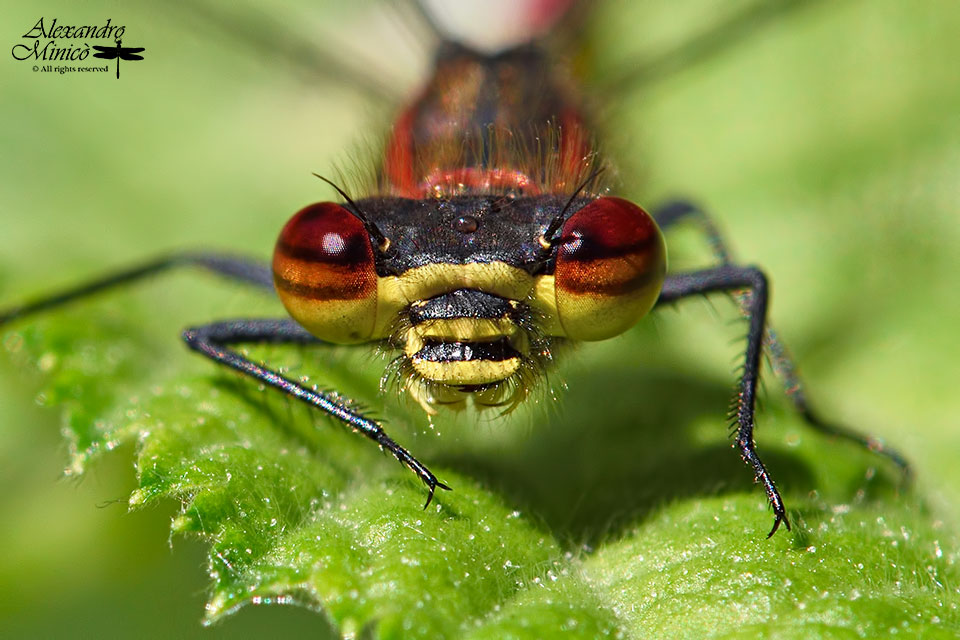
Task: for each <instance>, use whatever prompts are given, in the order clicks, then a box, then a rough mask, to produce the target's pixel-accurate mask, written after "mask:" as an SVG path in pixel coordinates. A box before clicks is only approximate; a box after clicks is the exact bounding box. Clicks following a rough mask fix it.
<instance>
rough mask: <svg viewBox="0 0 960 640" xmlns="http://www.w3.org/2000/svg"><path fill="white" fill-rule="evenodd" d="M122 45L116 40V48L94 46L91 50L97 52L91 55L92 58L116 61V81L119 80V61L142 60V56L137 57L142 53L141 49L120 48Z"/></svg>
mask: <svg viewBox="0 0 960 640" xmlns="http://www.w3.org/2000/svg"><path fill="white" fill-rule="evenodd" d="M122 44H123V41H122V40H120V39H119V38H117V46H115V47H101V46H97V45H94V46H93V48H94V49H96V50H97V53H95V54H93V57H94V58H106V59H107V60H113V59H114V58H116V59H117V80H119V79H120V61H121V60H143V56H141V55H138V54H140V53H143V51H144V49H143V47H123V46H120V45H122Z"/></svg>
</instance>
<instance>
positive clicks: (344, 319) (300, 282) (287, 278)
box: [273, 202, 377, 343]
mask: <svg viewBox="0 0 960 640" xmlns="http://www.w3.org/2000/svg"><path fill="white" fill-rule="evenodd" d="M273 279H274V284H275V285H276V287H277V292H278V293H279V295H280V300H281V301H282V302H283V304H284V306H285V307H286V308H287V311H289V312H290V315H291V316H293V318H294V319H295V320H296V321H297V322H299V323H300V324H301V325H303V326H304V328H306V329H307V330H308V331H310V332H311V333H313V334H314V335H316V336H317V337H318V338H321V339H324V340H328V341H330V342H339V343H351V342H362V341H365V340H368V339H370V337H371V335H372V333H373V327H374V322H375V320H376V304H377V272H376V268H375V266H374V260H373V248H372V247H371V245H370V236H369V234H368V233H367V230H366V229H365V228H364V226H363V223H362V222H360V220H359V219H358V218H357V217H356V216H354V215H352V214H351V213H350V212H349V211H347V210H346V209H345V208H343V207H341V206H340V205H338V204H334V203H332V202H320V203H316V204H312V205H310V206H308V207H305V208H303V209H301V210H300V211H299V212H298V213H297V214H296V215H294V216H293V218H291V219H290V221H289V222H287V224H286V226H285V227H284V228H283V231H281V232H280V238H279V239H278V240H277V246H276V249H275V250H274V254H273Z"/></svg>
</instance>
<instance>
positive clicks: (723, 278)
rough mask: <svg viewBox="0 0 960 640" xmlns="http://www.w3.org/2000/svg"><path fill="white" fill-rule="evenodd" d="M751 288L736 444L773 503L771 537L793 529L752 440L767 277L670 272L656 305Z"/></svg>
mask: <svg viewBox="0 0 960 640" xmlns="http://www.w3.org/2000/svg"><path fill="white" fill-rule="evenodd" d="M739 289H748V290H749V291H750V299H749V302H748V309H747V320H748V322H749V329H748V330H747V349H746V352H745V353H744V359H743V374H742V375H741V376H740V382H739V383H738V385H737V395H736V399H735V416H736V424H737V440H736V446H737V448H738V449H739V450H740V455H741V457H742V458H743V461H744V462H746V463H747V464H749V465H750V466H751V467H753V472H754V475H755V477H756V480H757V482H759V483H761V484H762V485H763V488H764V490H765V491H766V492H767V500H769V501H770V506H771V507H773V513H774V516H775V518H776V519H775V520H774V522H773V529H771V530H770V533H769V535H768V536H767V537H768V538H769V537H770V536H772V535H773V534H774V533H776V531H777V529H778V528H779V527H780V523H781V522H782V523H783V524H784V525H785V526H786V527H787V529H788V530H789V529H790V521H789V520H788V519H787V512H786V510H785V509H784V507H783V499H782V498H781V497H780V492H779V491H777V487H776V485H775V484H774V482H773V478H771V477H770V474H769V473H768V472H767V469H766V467H764V466H763V462H761V460H760V457H759V456H758V455H757V450H756V444H755V443H754V441H753V425H754V421H753V414H754V407H755V405H756V396H757V383H758V382H759V378H760V354H761V353H762V352H763V335H764V323H765V322H766V315H767V299H768V289H767V278H766V276H764V275H763V272H762V271H760V270H759V269H757V268H755V267H739V266H734V265H721V266H719V267H714V268H712V269H704V270H702V271H691V272H687V273H678V274H673V275H668V276H667V278H666V280H665V281H664V283H663V290H662V292H661V293H660V299H659V300H657V306H659V305H661V304H669V303H671V302H676V301H677V300H679V299H681V298H686V297H689V296H693V295H702V294H707V293H712V292H715V291H736V290H739Z"/></svg>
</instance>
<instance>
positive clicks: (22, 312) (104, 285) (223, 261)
mask: <svg viewBox="0 0 960 640" xmlns="http://www.w3.org/2000/svg"><path fill="white" fill-rule="evenodd" d="M183 266H196V267H203V268H205V269H207V270H209V271H212V272H214V273H217V274H219V275H222V276H225V277H227V278H230V279H233V280H237V281H239V282H244V283H247V284H252V285H254V286H257V287H260V288H261V289H268V290H271V291H272V290H273V275H272V273H271V270H270V267H269V266H267V265H266V264H264V263H262V262H260V261H258V260H252V259H250V258H241V257H238V256H232V255H227V254H222V253H214V252H209V251H184V252H181V253H174V254H171V255H169V256H164V257H162V258H158V259H156V260H152V261H150V262H146V263H144V264H141V265H137V266H135V267H131V268H129V269H125V270H123V271H118V272H116V273H111V274H109V275H106V276H103V277H100V278H98V279H96V280H92V281H90V282H87V283H85V284H81V285H78V286H75V287H72V288H70V289H65V290H63V291H59V292H57V293H55V294H53V295H50V296H46V297H44V298H40V299H39V300H34V301H32V302H28V303H26V304H23V305H19V306H16V307H12V308H9V309H2V310H0V325H3V324H6V323H7V322H11V321H13V320H16V319H18V318H22V317H24V316H27V315H30V314H33V313H37V312H39V311H45V310H47V309H51V308H53V307H58V306H60V305H62V304H66V303H68V302H72V301H74V300H77V299H78V298H84V297H86V296H89V295H92V294H95V293H99V292H100V291H103V290H105V289H110V288H112V287H116V286H119V285H123V284H128V283H130V282H133V281H135V280H139V279H141V278H144V277H147V276H151V275H154V274H156V273H160V272H161V271H166V270H168V269H171V268H173V267H183Z"/></svg>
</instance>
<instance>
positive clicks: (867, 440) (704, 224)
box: [653, 200, 913, 484]
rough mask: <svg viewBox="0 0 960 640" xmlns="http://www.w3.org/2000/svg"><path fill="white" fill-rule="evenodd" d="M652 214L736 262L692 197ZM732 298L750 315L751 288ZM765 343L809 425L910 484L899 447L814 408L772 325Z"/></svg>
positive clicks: (715, 253) (666, 226)
mask: <svg viewBox="0 0 960 640" xmlns="http://www.w3.org/2000/svg"><path fill="white" fill-rule="evenodd" d="M653 217H654V219H655V220H656V221H657V224H658V225H660V228H661V229H662V230H664V231H666V230H667V229H669V228H670V227H672V226H674V225H677V224H682V223H684V222H690V223H692V224H695V225H696V226H697V227H699V228H700V230H701V231H702V232H703V234H704V236H705V237H706V240H707V243H708V244H709V245H710V249H711V251H712V252H713V256H714V259H715V260H716V261H717V262H718V263H720V264H721V265H729V264H731V263H732V262H733V253H732V251H731V250H730V247H729V244H728V243H727V242H726V241H725V240H724V238H723V235H722V234H721V233H720V229H719V228H718V227H717V226H716V224H714V222H713V220H711V218H710V216H709V215H708V214H707V213H706V212H705V211H704V210H703V209H702V208H701V207H699V206H698V205H697V204H696V203H693V202H691V201H689V200H672V201H669V202H666V203H664V204H663V205H661V206H659V207H657V208H656V209H655V210H654V212H653ZM733 297H734V299H735V300H736V302H737V304H738V305H739V307H740V311H741V313H743V314H744V315H745V316H748V315H749V309H750V304H751V300H750V298H751V294H750V292H749V290H747V291H739V292H733ZM763 343H764V347H765V354H766V355H767V357H768V359H769V362H770V366H771V367H772V369H773V371H774V373H775V374H776V375H777V377H778V378H780V380H781V382H782V383H783V389H784V392H785V393H786V395H787V397H788V398H789V399H790V401H791V402H792V403H793V406H794V407H795V408H796V410H797V411H798V412H799V413H800V415H802V416H803V418H804V419H805V420H806V422H807V424H809V425H810V426H811V427H813V428H814V429H816V430H817V431H820V432H821V433H824V434H826V435H828V436H831V437H835V438H842V439H844V440H848V441H850V442H854V443H856V444H858V445H860V446H862V447H864V448H866V449H869V450H870V451H873V452H874V453H878V454H880V455H882V456H884V457H886V458H888V459H889V460H891V461H893V463H894V464H896V465H897V467H899V468H900V471H901V473H902V474H903V478H904V480H905V483H906V484H909V483H910V481H911V479H912V475H913V474H912V470H911V468H910V463H909V462H908V461H907V459H906V458H905V457H904V456H903V455H902V454H900V453H899V452H898V451H897V450H896V449H893V448H891V447H888V446H887V445H886V444H884V443H883V441H882V440H880V439H879V438H876V437H873V436H870V435H867V434H864V433H860V432H859V431H856V430H855V429H851V428H849V427H845V426H843V425H838V424H833V423H830V422H827V421H825V420H823V419H822V418H821V417H820V415H819V414H818V413H817V412H816V411H815V410H814V409H813V408H812V407H811V405H810V401H809V400H808V398H807V396H806V393H804V385H803V381H802V380H801V379H800V375H799V374H798V373H797V367H796V365H795V364H794V362H793V359H792V358H791V357H790V352H789V351H788V350H787V348H786V345H784V344H783V342H781V341H780V338H779V337H778V335H777V332H776V331H775V330H774V328H773V327H771V326H770V325H769V324H768V325H767V327H766V330H765V332H764V336H763Z"/></svg>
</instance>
